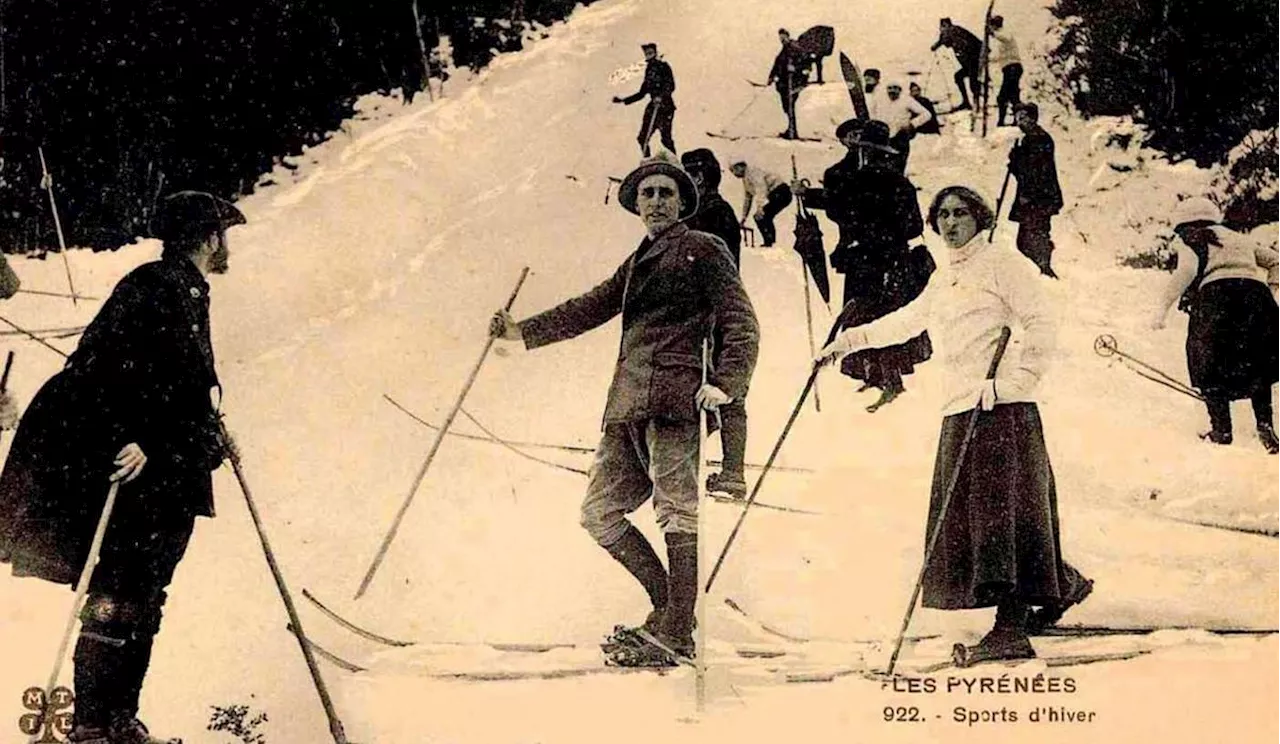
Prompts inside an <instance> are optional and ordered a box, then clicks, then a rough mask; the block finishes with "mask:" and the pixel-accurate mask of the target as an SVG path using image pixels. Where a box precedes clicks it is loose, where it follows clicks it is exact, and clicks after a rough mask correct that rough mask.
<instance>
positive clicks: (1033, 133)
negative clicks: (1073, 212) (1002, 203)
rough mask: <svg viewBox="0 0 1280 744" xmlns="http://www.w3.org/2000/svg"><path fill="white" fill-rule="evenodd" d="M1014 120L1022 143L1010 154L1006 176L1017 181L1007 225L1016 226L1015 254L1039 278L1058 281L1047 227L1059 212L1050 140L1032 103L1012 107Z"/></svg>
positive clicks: (1059, 204)
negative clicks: (1026, 260)
mask: <svg viewBox="0 0 1280 744" xmlns="http://www.w3.org/2000/svg"><path fill="white" fill-rule="evenodd" d="M1013 119H1014V121H1015V122H1017V124H1018V128H1019V129H1021V130H1022V139H1021V140H1019V142H1018V144H1016V145H1014V146H1013V149H1012V150H1010V151H1009V173H1010V174H1011V175H1012V176H1013V177H1014V178H1016V179H1017V180H1018V191H1017V193H1016V194H1015V195H1014V197H1013V207H1012V208H1010V210H1009V221H1010V222H1016V223H1018V250H1019V251H1021V252H1022V255H1024V256H1026V257H1027V258H1029V259H1031V260H1032V262H1034V263H1035V265H1036V266H1038V267H1040V273H1041V274H1044V275H1045V276H1047V277H1049V278H1051V279H1057V278H1058V275H1057V274H1055V273H1054V271H1053V267H1052V266H1051V265H1050V260H1051V259H1052V258H1053V236H1052V235H1051V233H1050V230H1051V228H1052V225H1051V224H1050V223H1051V221H1052V219H1053V216H1054V215H1055V214H1057V213H1058V212H1060V211H1061V210H1062V187H1061V186H1059V185H1058V166H1057V164H1056V163H1055V162H1054V145H1053V137H1051V136H1050V135H1049V133H1048V132H1046V131H1045V130H1044V127H1042V126H1040V123H1039V121H1040V108H1039V107H1038V106H1036V105H1035V104H1034V103H1020V104H1018V105H1017V106H1016V107H1014V114H1013Z"/></svg>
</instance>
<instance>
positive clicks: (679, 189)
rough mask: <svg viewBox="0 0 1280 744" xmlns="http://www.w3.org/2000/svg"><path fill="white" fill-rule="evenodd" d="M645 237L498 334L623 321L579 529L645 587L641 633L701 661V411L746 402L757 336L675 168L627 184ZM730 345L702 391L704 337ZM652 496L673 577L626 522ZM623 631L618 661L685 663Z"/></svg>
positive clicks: (499, 321) (542, 339)
mask: <svg viewBox="0 0 1280 744" xmlns="http://www.w3.org/2000/svg"><path fill="white" fill-rule="evenodd" d="M618 203H619V204H621V205H622V206H623V207H624V208H625V209H627V211H630V212H632V213H635V214H638V215H639V216H640V217H641V219H642V220H643V221H644V223H645V227H646V230H647V231H648V235H647V237H645V239H644V240H642V241H641V242H640V246H639V248H637V249H636V251H635V253H633V254H632V255H631V257H630V258H628V259H627V261H626V262H625V263H623V264H622V266H620V267H619V268H618V269H617V271H615V272H614V274H613V276H611V277H610V278H608V279H606V280H605V281H604V282H603V283H602V284H600V285H599V286H597V287H596V288H595V289H592V290H591V291H590V292H587V293H586V294H584V295H581V296H579V297H575V298H573V299H570V300H568V301H566V302H564V303H561V304H560V305H558V306H556V307H554V308H552V309H550V310H547V311H545V312H543V313H540V314H538V315H535V316H533V317H531V318H527V319H525V320H523V321H521V322H519V323H517V322H516V321H515V320H514V319H513V318H512V317H511V315H510V314H508V313H507V312H506V311H499V312H498V314H497V315H496V316H495V317H494V321H493V326H492V328H491V331H492V332H493V334H494V335H495V336H498V337H500V338H503V339H507V340H512V341H517V340H523V341H524V344H525V347H526V348H529V349H535V348H538V347H540V346H546V345H547V344H552V343H555V342H557V341H564V340H566V339H570V338H573V337H575V336H578V335H580V334H583V333H586V332H587V331H589V330H591V329H593V328H597V327H599V326H601V325H604V324H605V323H607V322H609V321H610V320H612V319H613V318H615V317H617V316H618V315H621V316H622V343H621V348H620V350H619V352H618V357H617V362H616V366H615V367H614V375H613V383H612V385H611V386H610V388H609V398H608V401H607V403H606V405H605V412H604V425H603V428H604V433H603V437H602V438H601V441H600V445H599V447H598V448H597V449H596V455H595V463H594V464H593V465H592V467H591V478H590V482H589V484H588V486H587V495H586V498H585V499H584V500H583V504H582V518H581V521H582V525H583V527H584V528H585V529H586V530H587V532H588V533H589V534H590V535H591V536H592V537H593V538H594V539H595V540H596V542H597V543H599V544H600V545H601V546H602V547H603V548H604V549H605V550H606V551H608V552H609V554H610V555H612V556H613V557H614V558H615V559H616V560H617V561H618V562H619V563H621V564H622V565H623V567H625V568H626V569H627V571H628V572H630V573H631V575H632V576H634V577H635V579H636V580H637V581H638V582H639V583H640V585H641V586H642V587H644V589H645V591H646V593H647V594H648V595H649V599H650V601H651V602H652V604H653V611H652V612H651V613H650V614H649V617H648V619H647V620H646V621H645V623H644V625H643V626H642V628H643V629H644V630H646V631H648V632H650V633H652V635H654V636H656V637H657V638H658V639H659V640H660V641H661V642H662V644H663V645H665V646H666V647H668V648H670V649H673V650H674V651H675V652H676V653H677V654H679V655H682V656H689V655H692V654H693V652H694V645H693V635H692V633H693V613H694V606H695V603H696V601H697V596H698V593H699V592H698V588H699V587H698V481H697V479H698V466H699V463H698V448H699V442H698V438H699V428H700V427H699V416H700V409H706V410H711V409H715V408H718V407H720V406H723V405H725V404H727V403H729V402H730V401H733V400H742V399H744V398H746V395H747V387H748V385H749V384H750V381H751V374H752V371H753V370H754V368H755V362H756V356H757V353H758V347H759V327H758V325H757V323H756V317H755V312H754V311H753V309H752V307H751V301H750V300H749V299H748V298H747V293H746V291H745V290H744V289H743V287H742V282H741V280H740V279H739V278H738V272H737V270H736V268H735V267H734V265H733V258H732V257H731V256H730V255H729V251H728V249H727V248H725V245H724V243H722V242H721V241H720V240H719V239H718V238H715V237H713V236H711V235H709V234H707V233H702V232H697V231H694V230H690V229H689V228H688V227H687V226H686V225H685V224H683V223H682V222H680V220H682V219H687V218H688V217H690V216H692V215H693V214H694V213H695V212H696V211H697V208H698V194H697V189H696V187H695V186H694V184H693V181H692V180H691V179H690V178H689V176H688V175H687V174H686V173H685V171H684V170H683V169H682V168H681V167H680V166H679V165H678V164H676V163H675V162H672V161H669V160H666V159H664V158H658V157H655V158H651V159H648V160H645V161H644V162H642V163H641V164H640V166H639V167H638V168H636V169H635V170H634V171H632V172H631V173H630V174H629V175H628V176H627V177H626V178H625V179H623V181H622V185H621V186H619V187H618ZM713 333H714V334H716V335H717V337H718V338H719V339H721V340H722V345H721V348H720V350H719V352H718V355H717V362H718V363H717V365H716V366H715V369H713V370H710V372H709V374H708V377H707V383H705V384H704V383H703V381H702V380H703V353H702V349H703V342H704V340H705V339H709V338H711V337H712V335H713ZM650 496H652V497H653V502H654V510H655V511H656V512H657V516H658V524H659V525H660V527H661V528H662V532H663V534H664V536H665V540H666V544H667V562H668V565H669V570H668V569H664V568H663V565H662V561H661V560H660V559H659V558H658V556H657V554H656V553H655V552H654V550H653V547H652V546H651V545H650V544H649V541H648V540H647V539H645V537H644V535H643V534H642V533H641V532H640V531H639V530H638V529H636V527H635V525H633V524H632V523H631V522H630V521H629V520H628V519H627V515H628V514H629V513H631V512H633V511H635V510H636V509H638V508H640V506H641V505H643V504H644V502H645V501H647V500H648V499H649V497H650ZM637 638H638V636H637V635H636V634H635V633H634V631H627V630H626V629H625V628H618V629H615V633H614V635H613V636H612V637H611V638H610V640H609V641H607V642H606V644H605V646H604V648H605V650H606V652H607V653H609V654H610V656H611V658H612V659H613V661H614V662H615V663H618V664H622V665H645V666H648V665H671V664H674V663H675V660H673V659H672V658H670V657H669V656H668V655H666V653H665V652H662V651H661V650H660V649H657V648H656V647H654V646H652V645H651V644H648V643H644V642H636V639H637Z"/></svg>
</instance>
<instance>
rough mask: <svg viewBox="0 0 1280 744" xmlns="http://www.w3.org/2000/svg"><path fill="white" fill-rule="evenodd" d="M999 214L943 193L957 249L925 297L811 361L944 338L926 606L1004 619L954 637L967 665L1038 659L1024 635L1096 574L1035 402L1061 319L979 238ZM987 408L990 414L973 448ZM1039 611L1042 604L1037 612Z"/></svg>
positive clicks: (937, 217) (944, 224)
mask: <svg viewBox="0 0 1280 744" xmlns="http://www.w3.org/2000/svg"><path fill="white" fill-rule="evenodd" d="M992 220H993V216H992V212H991V208H990V207H989V206H987V204H986V202H985V201H983V199H982V197H980V196H979V195H978V194H977V193H975V192H974V191H973V190H971V189H969V188H966V187H964V186H948V187H947V188H944V189H942V190H941V191H939V192H938V195H937V196H936V197H934V200H933V203H932V205H930V207H929V217H928V221H929V226H930V227H931V228H933V230H934V232H937V233H940V234H941V235H942V237H943V239H944V240H945V241H946V243H947V246H948V248H949V250H948V251H947V252H948V253H949V254H950V256H949V258H950V264H949V266H947V267H945V268H944V269H942V270H940V271H938V272H936V273H935V274H934V275H933V277H932V278H931V279H930V280H929V283H928V286H927V287H926V288H925V290H924V292H923V293H921V295H920V296H919V297H918V298H917V299H916V300H915V301H913V302H911V303H910V304H908V305H906V306H905V307H903V308H901V309H899V310H898V311H897V312H894V313H890V314H889V315H886V316H884V317H882V318H880V319H878V320H876V321H874V322H872V323H869V324H867V325H863V326H858V327H856V328H850V329H848V330H845V331H843V332H842V333H841V334H840V335H839V336H838V337H837V338H836V339H835V341H833V342H832V343H831V344H830V345H828V346H827V347H826V348H824V349H823V350H822V351H821V352H819V354H818V356H817V359H816V360H815V361H816V363H818V364H827V363H830V362H831V361H833V360H835V359H837V358H839V357H840V356H842V355H845V354H848V353H850V352H856V351H858V350H860V349H874V348H883V347H886V346H889V345H892V344H900V343H902V342H903V341H905V340H906V339H909V338H912V337H913V336H916V335H918V334H920V333H921V332H923V331H925V330H928V331H929V334H930V336H931V337H932V338H933V339H934V340H935V342H936V343H937V344H938V347H939V349H940V351H941V353H942V359H943V363H944V365H945V369H946V376H945V380H946V382H945V389H944V392H945V394H946V397H945V400H946V402H945V403H944V408H943V415H944V416H945V418H944V419H943V421H942V433H941V435H940V438H939V444H938V456H937V460H936V461H935V464H934V474H933V489H932V496H931V498H930V501H929V519H928V525H927V527H926V538H925V539H926V544H928V540H929V537H928V536H929V535H932V534H933V532H934V531H935V530H941V533H940V538H939V539H938V540H937V543H936V547H935V549H934V552H933V554H932V556H931V560H930V561H929V563H928V565H926V566H925V572H924V606H925V607H929V608H933V609H940V610H965V609H976V608H982V607H991V606H993V605H994V606H995V607H996V608H997V609H996V619H995V627H994V628H993V629H992V630H991V632H989V633H988V634H987V635H986V636H985V637H984V638H983V639H982V640H981V642H979V643H978V644H977V645H976V646H968V647H965V646H962V645H960V644H957V648H956V649H955V650H954V654H955V656H956V659H957V662H960V663H962V664H964V665H968V664H972V663H978V662H981V661H987V660H995V659H1021V658H1031V657H1034V656H1035V649H1034V648H1033V647H1032V646H1031V641H1030V639H1029V638H1028V636H1029V635H1033V634H1036V633H1039V632H1041V631H1043V629H1044V628H1046V627H1048V626H1050V625H1053V624H1055V623H1057V622H1058V620H1059V619H1061V618H1062V615H1063V613H1065V612H1066V611H1067V609H1069V608H1070V607H1072V606H1073V605H1075V604H1078V603H1079V602H1081V601H1083V600H1084V599H1085V597H1087V596H1088V595H1089V593H1090V592H1091V591H1092V590H1093V582H1092V581H1089V580H1087V579H1085V578H1084V577H1083V576H1081V575H1080V572H1078V571H1076V570H1075V569H1074V568H1072V567H1071V566H1069V565H1068V564H1067V563H1066V562H1065V561H1063V560H1062V548H1061V541H1060V539H1059V535H1058V529H1059V528H1058V508H1057V492H1056V489H1055V486H1054V479H1053V471H1052V468H1051V467H1050V464H1049V455H1048V451H1047V449H1046V448H1045V443H1044V433H1043V431H1042V430H1041V424H1040V414H1039V410H1038V408H1037V406H1036V403H1035V394H1034V390H1035V388H1036V386H1037V385H1038V383H1039V381H1040V378H1041V376H1042V375H1043V374H1044V372H1045V369H1046V368H1047V366H1048V362H1049V358H1050V356H1051V354H1052V353H1053V350H1054V347H1055V332H1056V324H1055V320H1054V313H1053V312H1052V310H1050V309H1049V303H1048V298H1047V296H1046V293H1045V288H1044V284H1043V280H1041V279H1040V277H1038V276H1037V275H1036V273H1035V271H1034V269H1032V267H1031V266H1029V265H1028V264H1027V263H1026V261H1024V260H1023V259H1022V258H1021V257H1019V256H1018V255H1017V254H1016V253H1014V252H1013V251H1012V250H1011V249H1010V248H1009V247H1008V246H1007V245H988V243H987V241H986V240H985V239H983V238H982V237H981V233H983V232H984V231H986V230H987V229H988V228H989V227H990V226H991V223H992ZM1002 326H1008V327H1010V328H1013V329H1015V336H1014V343H1011V344H1010V345H1009V347H1008V348H1009V351H1008V353H1007V354H1006V355H1005V358H1004V360H1003V361H1002V362H1001V363H1000V366H999V368H998V370H997V374H996V377H995V379H994V380H986V381H985V382H984V377H985V374H986V371H987V369H988V367H989V366H990V363H991V360H992V358H993V355H994V352H995V348H996V344H997V339H998V337H999V336H1000V333H1001V327H1002ZM977 407H981V408H982V410H983V411H984V413H983V414H982V415H981V416H980V417H979V418H978V420H977V428H976V429H975V430H974V433H973V435H972V438H971V439H968V440H967V442H966V436H965V432H966V429H967V425H968V420H969V419H970V414H971V412H972V411H974V409H975V408H977ZM966 443H967V450H966V449H965V444H966ZM962 453H963V454H962ZM962 458H963V459H962ZM957 467H959V473H958V477H955V489H954V491H952V493H951V500H950V502H949V505H948V508H947V511H946V516H945V519H944V520H942V524H941V525H939V524H938V521H939V520H938V515H939V513H940V511H941V503H942V500H943V498H944V494H945V492H946V491H947V488H948V484H949V483H950V482H951V480H952V478H953V473H954V471H955V470H956V468H957ZM1032 605H1037V606H1039V607H1040V609H1039V610H1036V611H1034V612H1032V611H1031V610H1030V607H1031V606H1032Z"/></svg>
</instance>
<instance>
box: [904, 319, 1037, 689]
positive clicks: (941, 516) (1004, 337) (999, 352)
mask: <svg viewBox="0 0 1280 744" xmlns="http://www.w3.org/2000/svg"><path fill="white" fill-rule="evenodd" d="M1011 334H1012V332H1011V331H1010V330H1009V327H1008V326H1005V327H1004V328H1002V329H1001V330H1000V340H999V341H997V342H996V353H995V354H994V355H993V356H992V357H991V366H990V367H988V368H987V376H986V378H984V379H986V380H994V379H995V378H996V369H997V368H998V367H999V366H1000V360H1001V359H1002V358H1003V357H1004V351H1005V349H1006V348H1008V346H1009V337H1010V335H1011ZM980 415H982V401H978V402H977V403H976V404H975V405H974V407H973V411H972V412H970V414H969V421H968V424H967V425H966V427H965V430H964V439H962V440H960V450H959V451H958V452H957V453H956V462H955V465H954V466H953V467H952V468H951V474H950V476H949V477H948V478H947V490H945V491H943V492H942V503H941V504H940V505H939V506H938V519H937V521H936V522H935V523H934V525H933V531H932V532H931V533H930V535H929V544H928V545H927V546H925V549H924V561H923V562H922V563H921V565H920V576H919V578H917V579H916V586H915V588H914V589H912V590H911V601H910V602H909V603H907V613H906V616H905V617H903V618H902V629H901V630H900V631H898V640H897V641H896V642H894V644H893V655H892V656H890V657H889V670H888V672H887V674H889V675H890V676H892V675H893V668H894V666H896V665H897V663H898V654H899V653H900V652H901V651H902V641H903V639H905V638H906V636H907V628H908V626H910V625H911V616H912V615H913V614H914V613H915V611H916V600H918V599H920V589H921V587H923V586H924V574H925V571H927V570H928V569H929V561H930V560H932V558H933V551H934V548H936V547H937V546H938V536H940V535H941V534H942V525H943V524H944V522H945V521H946V518H947V507H948V506H950V504H951V494H952V493H953V492H954V491H955V489H956V483H957V482H959V480H960V470H961V468H963V467H964V456H965V454H966V453H967V452H968V450H969V442H970V441H971V440H972V439H973V432H974V430H975V429H976V428H977V426H978V416H980Z"/></svg>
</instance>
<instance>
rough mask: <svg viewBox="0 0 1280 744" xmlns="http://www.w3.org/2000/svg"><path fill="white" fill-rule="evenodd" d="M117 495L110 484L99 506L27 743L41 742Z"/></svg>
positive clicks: (116, 488)
mask: <svg viewBox="0 0 1280 744" xmlns="http://www.w3.org/2000/svg"><path fill="white" fill-rule="evenodd" d="M119 493H120V481H118V480H115V481H111V489H110V490H109V491H107V502H106V504H104V505H103V507H102V516H100V517H98V526H97V529H95V530H94V531H93V541H92V542H91V543H90V544H89V557H88V558H87V559H86V560H85V562H84V568H82V569H80V580H79V581H78V582H76V596H75V599H74V600H72V602H71V613H70V614H69V615H68V616H67V624H66V625H65V626H64V627H63V630H62V641H61V642H60V643H59V644H58V656H57V657H56V658H55V659H54V660H53V671H52V672H50V673H49V681H48V683H47V684H46V685H45V686H44V700H43V701H42V705H43V710H42V711H41V713H40V717H41V725H38V726H33V727H32V730H33V731H35V733H33V734H32V735H31V738H29V739H27V744H36V743H37V742H38V741H40V740H41V738H40V737H41V733H42V732H43V730H44V726H43V720H44V717H45V716H46V715H48V713H49V701H50V699H51V698H52V696H53V689H54V688H55V687H57V685H58V676H59V675H60V674H62V663H63V661H65V660H66V656H67V648H68V647H69V646H70V645H71V635H72V633H73V632H75V629H76V620H77V618H79V617H80V607H81V606H82V605H83V604H84V597H85V595H86V594H88V592H89V582H90V581H92V580H93V570H94V569H95V568H97V566H98V556H100V555H101V554H102V539H103V537H104V536H105V535H106V534H107V524H108V523H110V522H111V512H112V511H113V510H114V509H115V507H116V496H117V494H119Z"/></svg>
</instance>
